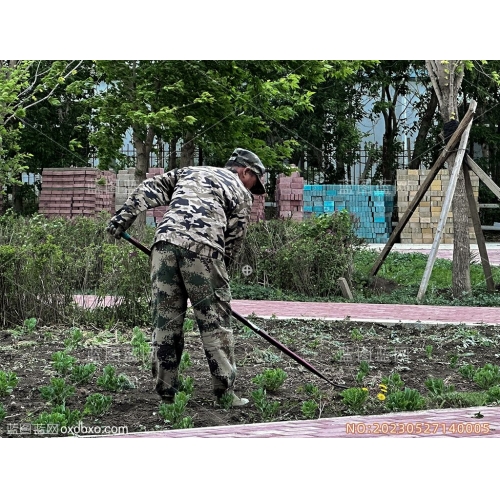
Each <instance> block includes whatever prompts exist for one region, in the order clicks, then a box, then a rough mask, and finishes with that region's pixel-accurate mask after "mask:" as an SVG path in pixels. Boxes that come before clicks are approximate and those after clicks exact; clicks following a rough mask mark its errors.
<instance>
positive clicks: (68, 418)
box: [33, 405, 81, 428]
mask: <svg viewBox="0 0 500 500" xmlns="http://www.w3.org/2000/svg"><path fill="white" fill-rule="evenodd" d="M80 419H81V414H80V412H79V411H78V410H70V409H69V408H66V407H65V406H64V405H57V406H55V407H54V408H53V409H52V411H51V412H46V411H44V412H43V413H42V414H41V415H40V416H39V417H38V418H37V419H36V420H34V421H33V424H35V425H42V426H47V425H52V426H54V425H55V426H58V428H61V427H69V426H74V425H77V424H78V422H80ZM56 428H57V427H56Z"/></svg>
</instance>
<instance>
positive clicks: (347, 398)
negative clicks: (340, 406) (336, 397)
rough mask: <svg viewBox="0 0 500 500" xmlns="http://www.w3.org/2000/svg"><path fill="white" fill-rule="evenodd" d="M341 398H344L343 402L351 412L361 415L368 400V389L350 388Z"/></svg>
mask: <svg viewBox="0 0 500 500" xmlns="http://www.w3.org/2000/svg"><path fill="white" fill-rule="evenodd" d="M340 396H341V397H342V402H343V403H344V404H345V405H346V406H347V408H348V409H349V410H350V411H351V412H354V413H360V412H361V410H362V408H363V405H364V404H365V402H366V400H367V398H368V389H366V388H365V387H363V388H360V387H350V388H349V389H344V390H343V391H342V392H341V393H340Z"/></svg>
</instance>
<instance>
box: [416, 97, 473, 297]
mask: <svg viewBox="0 0 500 500" xmlns="http://www.w3.org/2000/svg"><path fill="white" fill-rule="evenodd" d="M472 103H473V104H474V109H475V107H476V102H475V101H472V102H471V105H472ZM469 109H470V108H469ZM471 126H472V121H470V122H469V124H468V125H467V128H466V129H465V132H464V133H463V134H462V138H461V140H460V145H459V147H458V151H457V155H456V157H455V163H454V164H453V169H452V171H451V174H450V182H449V184H448V189H447V190H446V195H445V197H444V200H443V207H442V209H441V215H440V216H439V222H438V227H437V229H436V236H435V237H434V243H433V244H432V248H431V251H430V254H429V258H428V259H427V265H426V267H425V271H424V275H423V277H422V283H420V288H419V290H418V294H417V301H420V300H422V299H423V297H424V295H425V292H426V291H427V285H428V284H429V280H430V277H431V273H432V268H433V267H434V262H435V261H436V257H437V252H438V250H439V242H440V240H441V236H442V234H443V230H444V226H445V224H446V219H447V218H448V212H449V211H450V209H451V202H452V201H453V195H454V194H455V188H456V186H457V180H458V174H459V173H460V169H461V168H462V162H463V159H464V156H465V148H466V146H467V141H468V140H469V132H470V128H471Z"/></svg>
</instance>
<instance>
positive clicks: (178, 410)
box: [158, 391, 193, 429]
mask: <svg viewBox="0 0 500 500" xmlns="http://www.w3.org/2000/svg"><path fill="white" fill-rule="evenodd" d="M188 401H189V396H188V395H187V394H185V393H184V392H182V391H181V392H178V393H177V394H176V395H175V397H174V402H173V403H172V404H166V403H162V404H161V405H160V409H159V412H158V413H159V414H160V416H161V417H162V418H163V420H164V422H165V423H166V424H170V425H171V426H172V428H173V429H190V428H192V427H193V420H192V418H191V417H185V416H184V412H185V410H186V406H187V404H188Z"/></svg>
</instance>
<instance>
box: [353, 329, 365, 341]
mask: <svg viewBox="0 0 500 500" xmlns="http://www.w3.org/2000/svg"><path fill="white" fill-rule="evenodd" d="M363 338H364V335H363V334H362V333H361V330H360V329H359V328H353V329H352V331H351V339H352V340H354V341H355V342H359V341H361V340H363Z"/></svg>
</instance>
